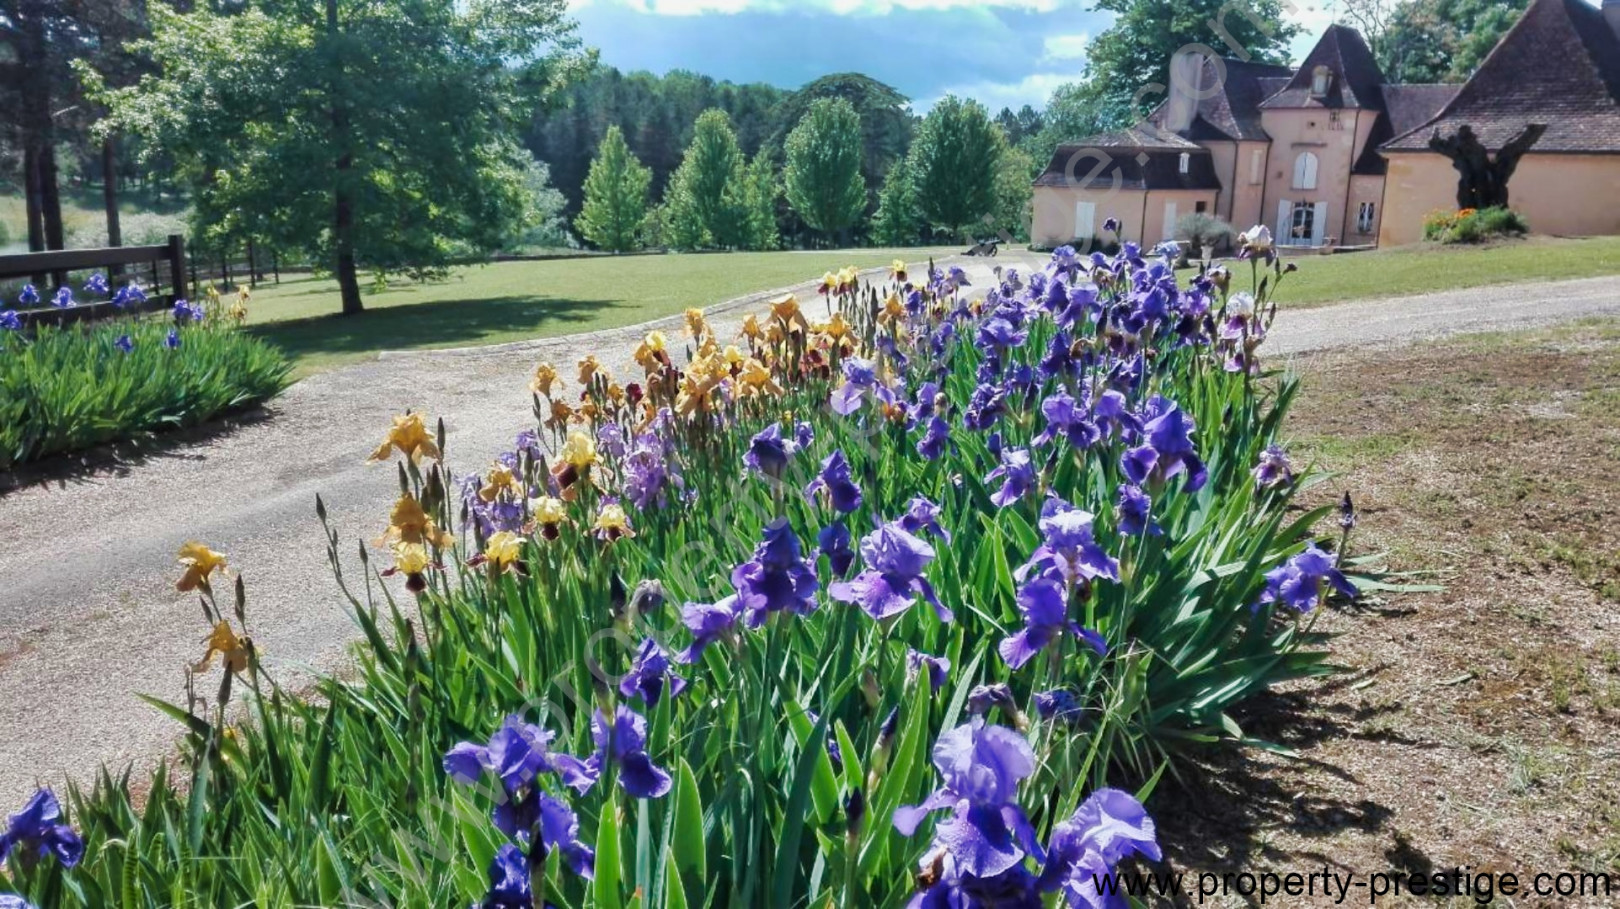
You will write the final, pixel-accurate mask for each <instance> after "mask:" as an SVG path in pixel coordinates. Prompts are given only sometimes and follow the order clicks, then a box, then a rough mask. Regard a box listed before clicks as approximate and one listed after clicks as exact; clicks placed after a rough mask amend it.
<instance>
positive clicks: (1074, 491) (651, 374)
mask: <svg viewBox="0 0 1620 909" xmlns="http://www.w3.org/2000/svg"><path fill="white" fill-rule="evenodd" d="M1242 241H1243V243H1244V249H1245V253H1244V255H1245V256H1246V257H1247V258H1248V262H1247V263H1246V264H1243V265H1240V266H1239V269H1240V272H1247V274H1245V275H1243V276H1242V277H1243V278H1247V279H1248V280H1247V281H1241V279H1235V278H1234V277H1233V276H1232V274H1230V273H1229V272H1226V271H1225V270H1217V271H1214V272H1212V273H1210V274H1207V275H1204V276H1201V277H1200V278H1198V279H1197V280H1196V281H1194V282H1193V284H1192V285H1191V286H1190V287H1188V288H1184V289H1183V288H1178V287H1177V286H1176V279H1175V275H1174V272H1173V270H1172V269H1171V268H1170V267H1169V263H1168V262H1166V261H1164V260H1162V259H1149V258H1144V257H1143V256H1142V254H1141V253H1140V251H1139V250H1138V249H1137V248H1136V247H1135V246H1134V245H1131V244H1126V245H1125V246H1124V248H1123V250H1122V252H1121V253H1120V255H1119V256H1117V257H1115V258H1105V257H1103V256H1100V255H1099V256H1095V257H1091V258H1084V257H1080V256H1077V255H1075V254H1074V252H1073V251H1072V250H1069V249H1061V250H1058V251H1057V252H1056V253H1055V254H1054V255H1053V258H1052V261H1051V263H1050V264H1049V265H1048V266H1047V267H1046V268H1045V269H1044V271H1042V272H1038V273H1035V274H1028V275H1020V274H1015V273H1013V272H1011V271H1008V272H1004V273H1003V274H1002V283H1001V284H1000V286H998V287H992V288H983V289H982V291H981V289H979V288H973V287H969V286H967V285H966V283H965V276H964V275H963V274H962V273H961V272H960V271H959V270H956V269H949V270H934V269H931V268H930V269H928V270H926V271H922V270H919V271H918V272H916V273H909V272H908V271H907V270H906V269H905V268H904V267H903V266H901V265H900V264H899V263H896V267H895V269H894V274H893V277H892V280H890V281H889V282H887V283H885V284H884V285H883V286H882V287H872V286H864V285H862V284H861V282H859V281H858V280H857V277H856V276H855V275H854V273H853V272H852V271H851V272H846V273H843V274H837V275H828V276H827V278H826V279H825V280H824V282H823V294H822V299H819V300H816V301H814V302H810V303H805V304H801V302H800V301H798V300H796V299H793V298H791V297H789V298H783V299H780V300H778V301H776V302H775V303H774V304H773V306H772V308H771V311H770V312H768V313H764V314H760V315H759V316H757V317H750V318H749V319H748V320H747V321H746V322H745V323H744V324H743V326H742V331H741V333H740V335H738V336H737V337H736V338H735V339H733V338H730V337H720V336H718V334H717V333H716V332H715V330H714V329H713V328H712V327H711V326H710V325H709V324H708V323H707V322H706V321H705V320H704V318H703V316H702V314H701V313H699V312H697V311H695V310H694V311H692V312H690V313H689V314H688V328H687V332H686V334H687V335H688V337H687V338H686V339H685V344H684V345H681V344H679V343H678V342H677V341H676V340H675V339H671V338H668V337H666V336H664V335H662V334H659V333H656V332H655V333H653V334H650V335H649V336H648V337H647V338H646V340H645V341H644V342H643V344H642V345H641V346H640V347H639V348H638V349H637V350H636V351H635V355H634V360H635V362H636V363H637V364H638V367H637V369H638V373H639V374H638V375H636V376H635V377H634V381H630V382H625V383H624V384H620V383H619V382H618V381H615V380H614V379H613V378H612V377H611V376H609V375H607V374H606V372H605V370H604V369H603V368H602V366H601V364H600V363H598V361H597V360H596V358H595V357H587V358H586V359H585V360H584V361H582V362H581V363H580V364H579V370H578V374H577V376H574V375H570V376H569V377H568V378H567V379H566V380H565V379H564V378H562V377H561V376H560V373H559V370H557V369H555V368H553V367H551V366H548V365H542V366H541V367H540V368H539V369H538V370H537V371H536V374H535V379H534V390H535V414H536V421H537V422H536V426H535V428H534V429H533V430H531V431H527V432H525V433H523V434H522V435H521V436H519V437H518V439H517V440H516V444H515V446H514V449H513V450H512V451H509V452H506V453H503V454H501V455H500V456H499V457H498V458H497V460H496V461H495V463H494V464H493V465H492V466H491V467H490V468H489V469H488V470H486V471H483V472H480V473H477V474H473V475H469V476H464V477H459V478H458V477H455V476H452V475H451V474H450V473H449V472H448V471H447V469H446V467H445V466H444V463H445V462H444V458H445V455H446V453H445V452H444V450H443V449H444V432H443V428H442V426H441V427H440V428H439V430H438V431H437V432H435V431H434V429H433V427H432V424H431V423H430V422H429V421H428V420H426V419H424V418H423V417H422V416H421V415H416V414H408V415H405V416H402V417H400V418H398V419H397V420H396V421H395V425H394V426H393V427H392V428H391V430H390V431H389V433H388V435H387V437H386V439H385V441H384V442H383V444H382V445H381V446H380V447H379V448H378V449H377V450H376V451H375V452H374V453H373V460H374V461H378V462H389V461H392V465H393V469H394V470H396V471H397V472H398V476H399V483H400V497H399V499H398V501H397V503H396V504H395V506H394V508H393V510H392V513H391V515H390V516H389V520H388V524H387V526H386V529H385V530H384V531H383V533H382V535H381V536H380V537H378V538H377V539H376V540H374V541H372V542H371V544H370V545H369V546H367V545H366V544H364V543H362V544H361V545H360V546H359V547H358V551H359V557H360V559H361V563H360V568H359V571H358V572H356V571H355V570H354V566H353V565H352V564H351V565H345V560H344V557H343V554H344V553H348V552H353V551H355V544H354V543H353V542H352V541H349V540H345V539H343V538H341V537H340V535H339V534H338V532H337V530H335V529H329V534H330V543H331V545H330V549H329V557H330V559H331V563H332V565H333V568H334V570H335V571H336V572H337V574H338V577H339V579H340V581H342V582H343V583H344V584H345V590H348V591H350V592H352V596H351V597H350V606H351V608H352V610H353V614H354V617H355V619H356V621H357V622H358V624H359V627H360V628H361V630H362V632H363V633H364V643H363V645H362V646H361V647H360V648H359V650H358V667H357V670H356V672H354V673H352V674H350V675H347V676H345V677H344V678H343V679H338V678H326V679H324V680H322V681H321V683H320V684H319V686H318V690H317V692H316V695H317V696H316V697H314V698H312V699H300V698H298V697H295V696H293V695H292V694H290V693H288V692H286V691H283V690H282V689H281V688H280V687H278V685H277V684H276V680H275V679H274V678H273V676H272V674H271V673H270V672H269V671H268V670H267V669H266V668H265V666H264V665H263V664H262V663H261V662H260V660H259V655H258V653H257V652H256V651H255V649H254V647H253V644H252V641H251V637H250V635H249V631H250V629H251V621H250V616H249V615H248V613H247V612H246V610H245V608H244V601H245V591H244V590H243V586H242V584H241V581H240V578H238V580H237V583H236V585H235V589H234V591H232V589H231V587H230V585H229V584H228V582H226V581H224V580H223V579H224V577H225V572H226V571H227V570H228V569H227V567H226V566H225V564H224V557H223V556H221V555H220V554H218V553H214V552H212V551H210V550H208V549H207V548H206V547H205V546H202V545H200V544H190V545H188V547H187V548H186V549H184V550H183V551H182V553H181V555H182V563H183V564H184V566H185V574H184V576H183V578H182V580H181V588H182V589H186V590H194V591H196V592H197V593H198V594H199V595H200V597H201V598H202V601H203V604H204V609H205V613H206V615H207V617H208V621H209V623H210V624H211V625H212V628H213V631H212V634H211V636H210V638H209V641H208V651H207V654H206V656H205V658H204V660H203V661H202V662H201V663H199V664H198V665H197V666H196V667H194V673H195V676H194V683H195V684H194V685H193V686H192V687H193V689H194V690H196V691H198V692H199V693H198V694H197V695H196V696H194V697H193V698H192V700H191V702H190V703H188V704H183V705H172V706H171V705H164V706H163V709H164V710H166V711H167V712H168V713H169V714H171V715H172V716H174V717H175V718H176V719H177V720H179V721H180V722H182V723H184V724H185V728H186V730H187V736H188V738H187V745H186V748H185V752H184V753H185V757H186V760H185V762H184V764H183V765H181V766H183V768H184V770H183V772H184V773H185V775H186V776H187V779H185V780H183V781H178V783H179V784H178V785H176V782H177V781H173V780H171V779H170V778H169V776H168V774H167V773H160V774H159V775H158V776H157V778H156V779H154V780H151V781H149V782H148V783H142V784H140V785H134V784H132V782H131V781H130V780H129V779H128V777H127V776H125V777H116V778H115V777H111V776H103V777H102V778H101V779H100V780H98V781H97V783H96V785H95V786H94V789H93V791H90V792H88V793H77V792H76V793H74V794H73V798H72V799H71V802H72V809H73V810H72V812H71V814H72V817H73V820H74V822H75V824H76V825H77V828H78V830H79V831H81V832H82V836H83V843H82V851H83V856H82V861H80V857H79V855H78V854H77V853H78V851H79V850H78V849H77V847H75V848H74V849H71V850H69V852H70V853H71V855H60V853H59V857H58V858H55V859H52V858H50V857H48V856H47V857H44V858H43V859H41V860H40V861H37V862H35V861H29V862H24V863H22V864H21V865H18V864H16V863H15V859H13V862H14V864H12V865H9V866H8V867H7V873H9V874H11V875H12V879H11V881H10V887H11V888H14V889H18V890H19V891H20V892H22V893H24V894H25V895H27V896H28V897H29V898H30V899H32V900H33V901H35V902H37V903H40V904H42V905H50V906H57V905H81V904H82V905H103V904H107V903H110V902H119V903H121V904H123V905H147V904H164V903H166V902H169V901H171V900H174V899H177V898H178V895H184V896H185V897H187V898H189V899H190V900H192V901H193V902H195V903H197V904H200V905H238V904H244V903H254V904H257V905H266V906H280V905H294V904H299V905H302V904H317V905H337V904H344V905H348V904H361V905H370V904H385V905H400V906H407V905H408V906H433V907H438V906H452V905H463V906H464V905H468V904H474V905H483V906H489V907H529V906H539V905H542V904H547V905H556V906H596V907H618V906H630V905H636V906H649V905H658V906H665V907H674V906H689V905H705V904H710V905H743V906H752V905H771V906H789V905H811V906H823V905H840V906H866V905H880V906H893V905H899V904H902V903H905V902H906V901H908V900H915V901H916V902H917V903H918V904H921V905H947V904H949V905H975V904H988V903H974V902H973V900H986V901H988V900H990V899H991V898H992V897H994V898H995V899H997V900H998V902H996V903H995V904H996V905H1006V906H1040V905H1042V904H1043V903H1042V900H1043V899H1046V900H1051V899H1063V900H1066V901H1067V902H1068V903H1069V904H1070V905H1075V906H1092V905H1101V903H1099V902H1098V900H1099V897H1098V895H1097V893H1096V886H1097V884H1096V881H1095V880H1094V875H1097V874H1104V873H1107V871H1108V870H1109V869H1110V868H1112V867H1114V866H1115V865H1116V864H1118V863H1121V862H1131V861H1157V860H1159V859H1160V856H1161V852H1160V847H1159V845H1158V842H1157V840H1158V837H1159V836H1160V835H1161V834H1162V835H1167V836H1174V834H1175V832H1174V831H1164V830H1155V827H1154V825H1153V822H1152V820H1151V819H1150V818H1149V817H1148V815H1147V812H1146V810H1145V809H1144V808H1143V806H1142V804H1141V802H1142V801H1143V800H1148V799H1149V796H1150V794H1151V792H1152V790H1153V789H1154V784H1155V782H1156V781H1157V780H1158V779H1159V778H1160V775H1161V774H1162V773H1163V771H1164V770H1165V769H1166V767H1167V766H1170V764H1171V763H1172V762H1174V761H1175V760H1176V759H1177V756H1178V755H1179V754H1181V753H1184V752H1185V751H1186V749H1189V748H1193V747H1200V746H1203V745H1206V744H1208V743H1214V742H1221V741H1237V742H1242V741H1245V739H1244V735H1243V731H1242V730H1241V729H1240V728H1239V727H1238V725H1237V724H1236V723H1235V722H1234V721H1233V719H1232V717H1231V714H1230V713H1229V710H1230V708H1231V707H1233V706H1234V705H1236V704H1238V703H1240V702H1241V701H1243V700H1244V699H1245V698H1247V697H1249V696H1251V695H1253V694H1255V693H1257V692H1259V691H1261V690H1263V689H1265V688H1266V687H1268V686H1270V685H1273V684H1276V683H1278V682H1281V681H1284V680H1289V679H1297V678H1301V677H1306V676H1311V675H1315V674H1320V673H1323V672H1325V671H1327V670H1326V665H1325V662H1324V659H1325V656H1326V654H1325V652H1324V650H1323V644H1324V642H1323V641H1322V639H1321V638H1320V636H1318V635H1315V634H1313V633H1312V631H1311V620H1310V619H1311V614H1312V611H1313V610H1315V609H1317V608H1319V607H1320V606H1321V605H1322V604H1323V602H1324V601H1325V600H1326V599H1327V598H1329V597H1332V596H1353V595H1354V592H1355V588H1354V587H1353V586H1352V582H1351V580H1350V578H1348V577H1346V575H1345V574H1344V573H1343V572H1345V571H1349V570H1351V569H1352V565H1350V564H1348V563H1347V562H1346V560H1345V559H1344V556H1343V546H1344V543H1345V542H1346V540H1347V539H1348V536H1349V533H1350V526H1351V524H1352V523H1353V515H1352V513H1351V512H1350V511H1349V509H1348V499H1347V500H1346V506H1345V508H1344V511H1343V515H1342V517H1341V521H1340V525H1339V526H1338V527H1333V528H1331V531H1332V532H1331V536H1332V540H1330V541H1328V542H1327V549H1324V548H1321V547H1319V545H1318V543H1317V541H1316V538H1315V537H1314V535H1313V526H1314V525H1315V524H1316V523H1317V522H1318V521H1319V520H1321V519H1323V518H1324V517H1326V516H1327V514H1328V511H1329V510H1328V509H1324V510H1318V511H1312V512H1307V513H1299V512H1296V511H1291V510H1290V509H1289V503H1290V501H1291V499H1292V497H1293V495H1294V494H1295V492H1296V490H1298V489H1300V488H1301V487H1302V486H1304V485H1306V484H1308V483H1309V482H1311V481H1312V478H1311V477H1310V476H1309V475H1308V474H1307V473H1306V472H1303V471H1297V470H1296V469H1295V468H1294V467H1293V465H1291V464H1290V463H1289V461H1288V459H1287V456H1286V454H1285V453H1284V452H1283V450H1282V449H1281V448H1280V447H1278V442H1279V432H1280V425H1281V422H1282V420H1283V417H1284V415H1285V413H1286V411H1287V408H1288V405H1289V402H1290V401H1291V399H1292V396H1293V394H1294V389H1295V385H1294V383H1293V382H1292V381H1291V380H1289V379H1287V378H1286V377H1282V376H1274V375H1270V374H1266V373H1262V372H1261V370H1260V366H1259V361H1258V358H1257V354H1258V352H1259V350H1260V348H1261V345H1262V343H1263V341H1264V338H1265V333H1266V329H1267V327H1268V325H1269V324H1270V320H1271V316H1272V315H1273V314H1274V307H1272V306H1270V305H1269V304H1268V303H1267V295H1268V290H1269V291H1274V290H1275V288H1276V286H1277V283H1278V281H1279V280H1280V279H1281V278H1282V276H1283V269H1282V268H1281V266H1280V265H1278V264H1277V263H1276V262H1275V260H1274V258H1273V257H1272V255H1271V250H1270V244H1269V242H1268V241H1269V237H1267V236H1265V235H1263V232H1261V231H1255V232H1251V233H1250V234H1248V235H1245V236H1244V237H1243V238H1242ZM1262 277H1264V278H1265V279H1266V280H1265V281H1262V280H1261V278H1262ZM1234 280H1238V281H1240V282H1241V283H1246V284H1248V285H1249V286H1250V290H1249V291H1245V292H1235V293H1230V294H1229V293H1228V291H1229V289H1230V286H1231V284H1232V282H1233V281H1234ZM981 292H982V296H980V294H981ZM680 346H686V347H687V353H686V354H685V355H684V356H683V355H681V354H680V353H679V352H678V351H679V347H680ZM680 361H685V362H680ZM378 469H388V468H385V467H381V466H379V467H378ZM322 518H323V520H324V518H325V515H324V510H323V511H322ZM380 523H381V521H379V524H380ZM368 536H370V535H369V534H368ZM375 553H381V555H380V556H379V555H376V554H375ZM373 559H377V560H378V561H376V562H373V561H372V560H373ZM402 598H403V599H407V600H409V599H414V601H415V602H414V608H412V606H411V605H410V604H408V603H402V602H401V599H402ZM214 657H218V658H219V659H220V662H221V663H222V664H223V665H222V666H220V667H219V668H217V669H216V668H213V667H212V666H210V661H211V660H212V659H213V658H214ZM216 675H217V677H216ZM205 685H206V686H207V689H211V690H213V691H214V692H215V694H214V695H213V697H212V698H205V697H204V696H203V695H202V694H201V692H202V691H203V690H205V689H204V686H205ZM215 686H217V688H216V687H215ZM237 696H241V697H244V698H245V699H246V702H247V707H248V714H247V716H248V719H247V720H245V721H242V722H239V723H232V722H229V721H228V717H229V716H231V715H232V714H231V713H230V712H229V711H228V710H227V707H226V705H227V704H228V703H229V702H230V701H231V700H232V699H233V697H237ZM132 790H137V791H139V792H140V793H141V797H139V798H137V797H136V796H134V795H133V794H132ZM38 827H39V825H38V824H35V825H34V826H33V827H27V826H26V825H24V827H23V828H20V829H22V833H21V834H20V836H22V837H23V839H22V840H21V842H23V843H24V844H25V845H27V846H28V848H30V849H35V850H37V848H38V846H37V844H39V843H42V842H43V840H41V839H40V836H41V834H40V833H39V830H38ZM51 829H52V830H55V829H56V828H55V827H54V826H52V827H51ZM29 831H33V832H32V833H30V832H29ZM70 832H71V831H70ZM29 836H32V837H33V838H32V839H28V838H27V837H29ZM73 836H74V837H75V842H76V841H77V839H76V838H77V836H78V834H73ZM30 854H34V853H30ZM68 859H71V860H72V861H71V863H72V864H75V865H76V866H75V867H73V868H71V869H69V868H67V867H66V866H67V865H69V864H70V861H68ZM3 884H4V882H3V881H0V885H3ZM3 889H5V887H4V886H0V890H3Z"/></svg>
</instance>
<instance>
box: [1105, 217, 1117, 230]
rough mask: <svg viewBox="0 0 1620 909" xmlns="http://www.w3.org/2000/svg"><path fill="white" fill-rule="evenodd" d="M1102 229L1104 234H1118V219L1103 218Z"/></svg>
mask: <svg viewBox="0 0 1620 909" xmlns="http://www.w3.org/2000/svg"><path fill="white" fill-rule="evenodd" d="M1102 229H1103V233H1105V234H1113V233H1119V219H1118V218H1104V219H1103V226H1102Z"/></svg>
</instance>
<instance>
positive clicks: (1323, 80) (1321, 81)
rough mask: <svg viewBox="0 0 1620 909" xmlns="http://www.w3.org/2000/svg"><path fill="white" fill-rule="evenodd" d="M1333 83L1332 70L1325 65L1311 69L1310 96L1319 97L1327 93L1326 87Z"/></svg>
mask: <svg viewBox="0 0 1620 909" xmlns="http://www.w3.org/2000/svg"><path fill="white" fill-rule="evenodd" d="M1332 84H1333V70H1330V69H1328V68H1327V67H1325V66H1318V67H1317V68H1316V69H1314V70H1312V71H1311V97H1313V98H1321V97H1324V96H1326V95H1327V93H1328V87H1329V86H1331V85H1332Z"/></svg>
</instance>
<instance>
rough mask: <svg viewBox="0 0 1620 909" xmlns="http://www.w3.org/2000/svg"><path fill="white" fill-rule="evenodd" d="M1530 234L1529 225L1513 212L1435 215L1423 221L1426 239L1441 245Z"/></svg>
mask: <svg viewBox="0 0 1620 909" xmlns="http://www.w3.org/2000/svg"><path fill="white" fill-rule="evenodd" d="M1529 232H1530V223H1529V222H1528V221H1526V220H1525V219H1524V216H1523V215H1521V214H1519V213H1518V212H1516V211H1514V210H1513V209H1511V208H1501V207H1496V208H1485V209H1479V208H1462V209H1458V210H1457V211H1455V212H1450V211H1432V212H1429V213H1428V214H1427V215H1425V216H1424V217H1423V239H1425V240H1434V241H1436V242H1439V243H1483V242H1484V241H1486V240H1495V239H1497V238H1499V237H1522V236H1524V235H1525V234H1527V233H1529Z"/></svg>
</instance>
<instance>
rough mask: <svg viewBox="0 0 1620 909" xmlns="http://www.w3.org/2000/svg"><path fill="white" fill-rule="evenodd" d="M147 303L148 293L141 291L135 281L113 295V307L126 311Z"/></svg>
mask: <svg viewBox="0 0 1620 909" xmlns="http://www.w3.org/2000/svg"><path fill="white" fill-rule="evenodd" d="M145 302H146V292H145V291H143V290H141V286H140V285H139V284H136V283H135V282H134V281H131V282H129V283H128V284H125V285H124V286H123V287H120V288H119V289H118V292H117V293H115V294H113V298H112V303H113V305H114V306H116V307H118V308H119V309H124V308H126V307H130V306H139V305H141V304H142V303H145Z"/></svg>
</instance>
